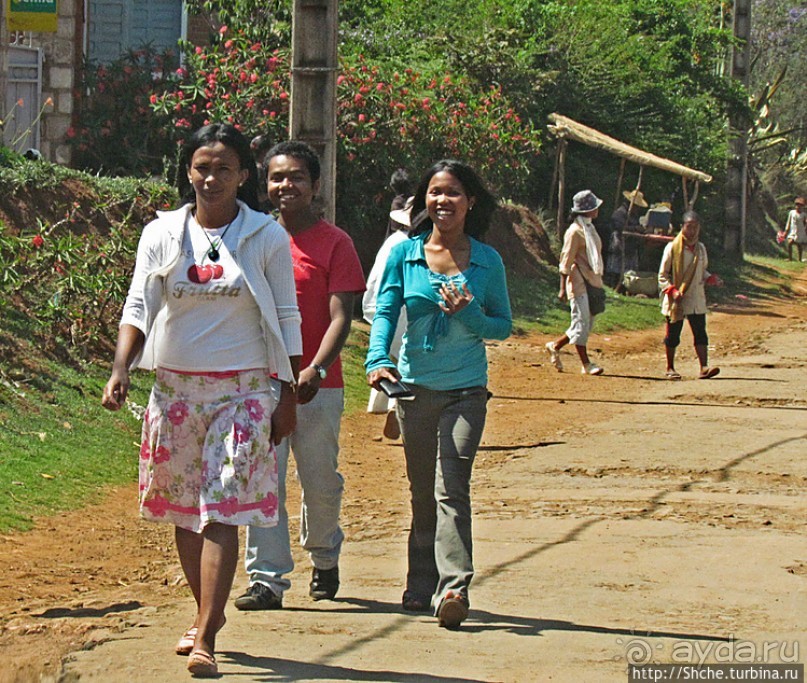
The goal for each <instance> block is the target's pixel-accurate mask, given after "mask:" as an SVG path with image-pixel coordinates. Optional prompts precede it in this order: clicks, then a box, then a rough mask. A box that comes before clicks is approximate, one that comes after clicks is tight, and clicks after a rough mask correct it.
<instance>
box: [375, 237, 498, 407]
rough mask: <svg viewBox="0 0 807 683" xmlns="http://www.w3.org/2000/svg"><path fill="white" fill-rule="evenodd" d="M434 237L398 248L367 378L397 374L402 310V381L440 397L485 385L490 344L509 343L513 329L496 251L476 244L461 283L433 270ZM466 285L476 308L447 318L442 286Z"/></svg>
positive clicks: (382, 291) (387, 273)
mask: <svg viewBox="0 0 807 683" xmlns="http://www.w3.org/2000/svg"><path fill="white" fill-rule="evenodd" d="M430 234H431V233H425V234H423V235H418V236H417V237H413V238H411V239H408V240H406V241H405V242H403V243H401V244H397V245H395V247H393V249H392V251H391V252H390V255H389V258H388V259H387V265H386V268H385V269H384V275H383V276H382V278H381V286H380V288H379V293H378V299H377V303H376V311H375V316H374V317H373V325H372V328H371V331H370V345H369V349H368V351H367V360H366V362H365V364H364V367H365V370H366V371H367V372H368V373H369V372H370V371H371V370H375V369H377V368H381V367H395V363H393V362H392V360H391V359H390V357H389V348H390V343H391V341H392V338H393V335H394V333H395V326H396V325H397V323H398V315H399V313H400V310H401V306H406V315H407V319H408V323H407V328H406V334H405V335H404V339H403V347H402V349H401V355H400V359H399V362H398V371H399V372H400V373H401V379H402V380H403V381H404V382H406V383H409V384H415V385H419V386H423V387H426V388H428V389H435V390H443V391H446V390H451V389H463V388H468V387H475V386H485V385H486V384H487V373H488V362H487V356H486V354H485V344H484V341H483V340H485V339H506V338H507V337H509V336H510V332H511V330H512V327H513V320H512V314H511V312H510V298H509V296H508V294H507V280H506V278H505V272H504V263H502V258H501V256H499V253H498V252H497V251H496V250H495V249H493V247H490V246H488V245H487V244H483V243H482V242H479V241H478V240H475V239H473V238H470V240H471V258H470V264H469V266H468V268H467V269H466V270H465V271H463V272H462V273H460V274H458V275H455V276H450V277H449V276H446V275H442V274H440V273H434V272H432V271H431V270H429V267H428V265H427V263H426V256H425V252H424V249H423V247H424V244H425V242H426V240H427V239H428V237H429V235H430ZM445 282H454V284H456V285H457V287H461V285H462V283H465V284H467V286H468V289H469V290H470V292H471V294H472V295H473V300H472V301H471V302H470V303H469V304H468V305H467V306H466V307H465V308H463V309H462V310H461V311H459V312H458V313H455V314H453V315H448V314H447V313H445V312H444V311H443V310H441V309H440V307H439V305H438V304H439V303H440V302H441V301H442V298H441V296H440V293H439V292H440V285H441V284H443V283H445Z"/></svg>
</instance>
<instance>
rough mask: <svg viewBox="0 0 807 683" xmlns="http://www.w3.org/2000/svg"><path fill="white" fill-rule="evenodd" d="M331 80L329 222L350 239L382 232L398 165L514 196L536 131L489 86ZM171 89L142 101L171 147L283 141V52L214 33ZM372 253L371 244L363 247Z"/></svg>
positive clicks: (443, 80) (377, 73)
mask: <svg viewBox="0 0 807 683" xmlns="http://www.w3.org/2000/svg"><path fill="white" fill-rule="evenodd" d="M340 66H341V72H340V75H339V77H338V79H337V99H338V104H337V107H338V109H337V136H338V164H339V166H338V169H339V176H338V182H337V207H338V211H339V214H340V215H339V217H338V220H339V222H340V223H342V224H344V225H345V226H346V227H348V228H349V229H350V230H351V232H353V234H354V237H355V236H356V233H357V231H358V232H361V231H363V230H365V229H368V228H369V229H377V230H380V229H381V226H383V225H385V224H386V212H387V210H388V207H387V200H386V199H385V198H384V197H385V195H386V194H388V191H387V182H388V178H389V176H390V174H391V172H392V171H393V170H395V169H396V168H397V167H399V166H404V167H407V168H409V169H410V170H411V172H412V174H413V175H414V176H417V175H418V174H419V173H420V172H421V171H422V170H424V169H425V168H426V167H427V165H429V164H430V163H432V162H433V161H436V160H437V159H439V158H442V157H447V156H449V157H457V158H460V159H463V160H465V161H467V162H468V163H470V164H472V165H473V166H475V167H476V168H477V169H478V170H479V171H480V172H481V173H482V175H483V176H484V177H485V178H486V179H487V180H488V182H490V183H491V184H492V185H493V186H494V187H495V188H497V189H498V190H499V192H501V193H504V194H506V195H507V196H508V197H519V196H520V195H522V194H523V192H524V190H525V188H526V183H527V181H528V175H529V174H528V170H529V168H530V166H531V162H532V160H533V158H534V156H535V155H536V154H537V153H538V151H539V147H540V143H539V136H538V132H537V131H536V130H535V129H534V128H533V127H532V126H531V125H529V124H527V123H525V122H524V121H523V120H522V119H521V118H520V117H519V115H518V114H517V113H516V112H515V111H514V110H513V108H512V107H510V106H509V104H508V102H507V100H506V98H505V97H504V96H503V94H502V92H501V90H500V89H499V88H497V87H495V86H492V87H489V88H487V89H484V90H480V89H479V88H478V87H474V86H473V85H472V84H471V83H470V82H469V81H468V80H466V79H464V78H459V77H454V76H452V75H450V74H449V75H446V74H442V75H441V76H440V77H437V76H434V75H432V74H425V73H419V72H415V71H413V70H411V69H407V70H405V71H402V72H399V71H396V70H394V69H392V68H391V67H389V66H386V65H382V64H371V63H368V62H367V60H365V59H364V58H363V57H362V56H358V57H346V58H343V60H342V63H341V65H340ZM179 75H180V79H179V80H177V82H176V83H175V84H173V86H172V87H171V88H168V89H166V90H165V91H164V92H163V93H161V94H155V95H154V96H152V98H151V103H152V107H153V108H154V110H155V111H156V112H157V113H159V114H160V115H162V116H163V117H165V119H166V121H167V123H169V122H170V123H171V125H172V127H173V130H174V135H175V137H176V139H177V140H178V141H181V140H182V139H183V138H184V137H185V136H186V134H187V133H188V132H190V131H192V130H195V129H196V128H198V127H199V126H201V125H204V124H206V123H209V122H214V121H225V122H231V123H233V124H235V125H236V126H237V127H238V128H239V129H241V130H242V131H243V132H244V133H245V134H247V135H248V136H253V135H258V134H261V135H263V136H265V138H266V139H268V140H269V141H270V142H279V141H281V140H284V139H286V138H287V137H288V116H289V98H290V93H289V91H290V63H289V52H288V51H285V50H279V49H269V48H268V47H266V46H264V45H263V44H262V43H260V42H253V41H252V40H251V39H249V37H248V36H247V35H246V34H245V33H244V32H241V31H231V30H229V29H228V27H226V26H223V27H222V28H221V29H220V35H219V39H218V40H217V41H215V42H214V44H213V45H211V46H210V47H208V48H202V47H196V48H192V49H191V50H190V51H189V53H188V58H187V60H186V65H185V70H184V71H183V72H181V73H180V74H179ZM371 246H372V247H374V246H375V245H371Z"/></svg>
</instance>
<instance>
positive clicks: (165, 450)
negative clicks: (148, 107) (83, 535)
mask: <svg viewBox="0 0 807 683" xmlns="http://www.w3.org/2000/svg"><path fill="white" fill-rule="evenodd" d="M181 168H182V169H183V170H184V173H182V174H181V176H180V183H179V185H180V191H181V192H183V191H184V194H185V197H186V199H187V202H186V203H185V204H184V205H183V206H182V207H181V208H180V209H178V210H176V211H169V212H164V213H163V212H161V213H160V214H159V215H158V218H157V219H156V220H155V221H152V222H151V223H150V224H149V225H147V226H146V228H145V229H144V230H143V234H142V236H141V239H140V244H139V246H138V251H137V261H136V264H135V271H134V275H133V278H132V283H131V286H130V289H129V294H128V296H127V299H126V304H125V305H124V310H123V316H122V319H121V325H120V331H119V336H118V343H117V348H116V351H115V359H114V362H113V366H112V374H111V377H110V379H109V382H108V383H107V385H106V387H105V388H104V392H103V398H102V402H103V405H104V406H105V407H106V408H108V409H110V410H118V409H119V408H120V407H121V406H122V405H123V404H124V403H125V401H126V394H127V392H128V389H129V371H130V368H131V367H133V366H135V365H140V366H141V367H146V368H148V369H156V381H155V384H154V387H153V389H152V392H151V397H150V399H149V405H148V409H147V411H146V415H145V418H144V422H143V438H142V444H141V449H140V476H139V479H140V513H141V516H142V517H143V518H145V519H148V520H151V521H163V522H168V523H171V524H173V525H174V526H175V530H176V531H175V537H176V544H177V550H178V553H179V557H180V562H181V564H182V569H183V571H184V573H185V577H186V578H187V580H188V584H189V585H190V588H191V591H192V592H193V596H194V598H195V600H196V604H197V613H196V618H195V620H194V622H193V624H192V625H191V627H190V628H189V629H188V630H187V631H186V632H185V633H184V634H183V635H182V637H181V638H180V640H179V642H178V643H177V645H176V647H175V651H176V652H177V654H183V655H189V658H188V670H189V671H190V672H191V673H192V674H194V675H196V676H216V675H217V674H218V669H217V664H216V660H215V656H214V652H215V643H216V634H217V632H218V630H219V629H220V628H221V627H222V626H223V625H224V621H225V618H224V607H225V605H226V602H227V599H228V596H229V592H230V588H231V586H232V581H233V576H234V574H235V568H236V566H237V563H238V526H239V525H247V524H252V525H258V526H273V525H274V524H276V523H277V504H278V501H277V461H276V457H275V450H274V444H276V443H278V442H279V441H280V440H281V439H282V438H283V437H285V436H287V435H288V434H290V433H291V432H292V431H293V430H294V428H295V426H296V409H295V405H296V400H295V396H294V383H295V377H296V376H297V371H298V367H297V366H298V364H299V357H300V355H301V354H302V339H301V336H300V315H299V311H298V308H297V299H296V293H295V285H294V275H293V270H292V260H291V250H290V246H289V239H288V236H287V234H286V231H285V230H283V228H282V227H281V226H280V225H279V224H278V223H277V222H276V221H275V220H274V219H273V218H271V217H269V216H267V215H265V214H262V213H259V212H258V211H256V210H254V209H253V208H252V207H257V173H256V168H255V163H254V161H253V159H252V156H251V153H250V148H249V142H248V141H247V140H246V138H244V136H242V135H241V133H239V132H238V130H237V129H235V128H234V127H233V126H229V125H223V124H212V125H209V126H205V127H204V128H201V129H200V130H198V131H197V132H196V133H195V134H194V135H193V136H192V137H191V138H190V139H189V140H188V142H187V143H186V144H185V146H184V148H183V155H182V166H181ZM273 382H275V383H276V384H275V386H274V387H273V386H272V383H273ZM278 384H279V386H278Z"/></svg>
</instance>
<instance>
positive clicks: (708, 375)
mask: <svg viewBox="0 0 807 683" xmlns="http://www.w3.org/2000/svg"><path fill="white" fill-rule="evenodd" d="M719 374H720V368H707V370H706V372H702V373H701V374H700V375H698V379H712V377H716V376H717V375H719Z"/></svg>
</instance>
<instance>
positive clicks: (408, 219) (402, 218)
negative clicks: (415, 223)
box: [389, 197, 415, 227]
mask: <svg viewBox="0 0 807 683" xmlns="http://www.w3.org/2000/svg"><path fill="white" fill-rule="evenodd" d="M414 201H415V198H414V197H409V198H407V200H406V202H405V203H404V208H402V209H395V210H394V211H390V212H389V217H390V218H391V219H392V220H394V221H395V222H396V223H400V224H401V225H408V226H409V227H411V226H412V204H413V202H414Z"/></svg>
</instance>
